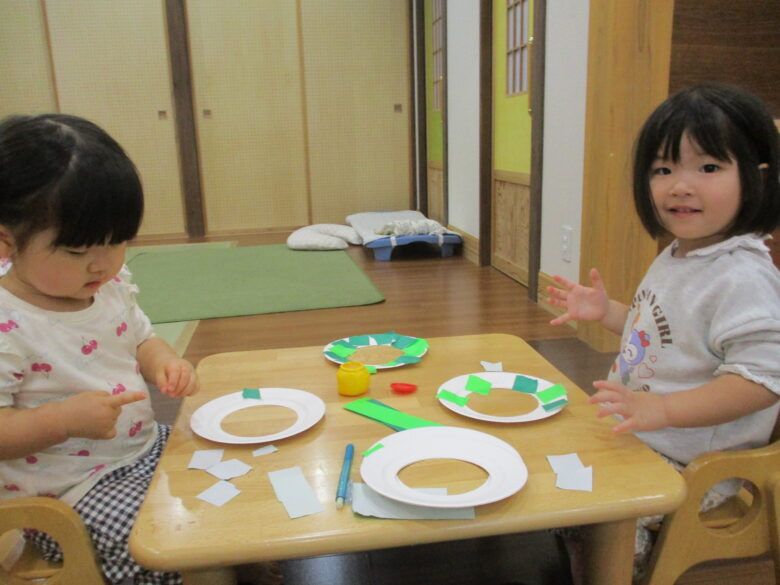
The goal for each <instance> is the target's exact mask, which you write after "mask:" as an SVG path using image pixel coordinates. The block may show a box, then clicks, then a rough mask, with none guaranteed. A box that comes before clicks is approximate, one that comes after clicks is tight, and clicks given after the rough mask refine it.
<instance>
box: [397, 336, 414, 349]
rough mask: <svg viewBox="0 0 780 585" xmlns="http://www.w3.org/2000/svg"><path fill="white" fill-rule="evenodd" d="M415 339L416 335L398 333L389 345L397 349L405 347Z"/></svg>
mask: <svg viewBox="0 0 780 585" xmlns="http://www.w3.org/2000/svg"><path fill="white" fill-rule="evenodd" d="M415 341H417V338H416V337H411V336H409V335H399V336H398V337H397V338H396V340H395V341H394V342H393V343H392V344H391V345H392V346H393V347H395V348H397V349H404V348H405V347H409V346H410V345H412V344H413V343H414V342H415Z"/></svg>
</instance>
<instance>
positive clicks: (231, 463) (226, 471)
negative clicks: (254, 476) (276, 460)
mask: <svg viewBox="0 0 780 585" xmlns="http://www.w3.org/2000/svg"><path fill="white" fill-rule="evenodd" d="M251 469H252V467H251V466H250V465H247V464H246V463H244V462H243V461H240V460H238V459H229V460H228V461H222V462H221V463H217V464H216V465H214V466H212V467H209V468H208V469H207V470H206V471H208V472H209V473H210V474H211V475H213V476H214V477H218V478H219V479H233V478H234V477H239V476H241V475H245V474H246V473H248V472H249V471H251Z"/></svg>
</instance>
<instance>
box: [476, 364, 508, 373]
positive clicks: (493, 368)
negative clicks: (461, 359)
mask: <svg viewBox="0 0 780 585" xmlns="http://www.w3.org/2000/svg"><path fill="white" fill-rule="evenodd" d="M479 363H480V364H482V367H483V368H484V370H485V371H486V372H503V371H504V362H495V363H493V362H479Z"/></svg>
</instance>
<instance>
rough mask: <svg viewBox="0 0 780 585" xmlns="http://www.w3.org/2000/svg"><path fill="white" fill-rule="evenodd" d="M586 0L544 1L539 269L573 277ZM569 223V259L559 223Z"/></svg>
mask: <svg viewBox="0 0 780 585" xmlns="http://www.w3.org/2000/svg"><path fill="white" fill-rule="evenodd" d="M589 9H590V2H589V1H588V0H578V1H577V2H572V1H571V0H547V30H546V36H545V87H544V167H543V170H542V175H543V180H542V257H541V267H540V269H541V271H542V272H545V273H547V274H549V275H553V274H560V275H561V276H564V277H566V278H568V279H570V280H574V281H578V280H579V273H580V262H579V259H580V234H581V233H582V225H581V224H582V183H583V177H582V173H583V168H584V156H585V97H586V91H585V90H586V87H587V76H588V11H589ZM563 225H569V226H571V227H572V230H573V232H572V245H571V248H572V249H571V261H570V262H565V261H564V260H563V259H562V257H561V226H563Z"/></svg>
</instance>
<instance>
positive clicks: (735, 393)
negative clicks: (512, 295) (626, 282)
mask: <svg viewBox="0 0 780 585" xmlns="http://www.w3.org/2000/svg"><path fill="white" fill-rule="evenodd" d="M778 170H779V169H778V132H777V128H776V127H775V124H774V121H773V119H772V116H771V115H770V114H769V112H768V110H767V108H766V106H765V105H764V104H763V103H762V102H761V101H760V100H759V99H758V98H756V97H755V96H753V95H751V94H749V93H747V92H744V91H742V90H740V89H737V88H734V87H729V86H722V85H701V86H696V87H693V88H690V89H687V90H684V91H681V92H679V93H677V94H675V95H673V96H672V97H670V98H669V99H667V100H666V101H665V102H664V103H663V104H661V105H660V106H659V107H658V109H656V111H655V112H653V114H652V115H651V116H650V118H649V119H648V120H647V122H645V124H644V126H643V128H642V131H641V133H640V135H639V139H638V141H637V145H636V152H635V161H634V203H635V207H636V209H637V212H638V214H639V217H640V218H641V220H642V223H643V225H644V227H645V229H646V230H647V231H648V232H649V233H650V235H651V236H653V237H658V236H661V235H664V234H671V235H672V236H674V237H675V238H676V239H675V240H674V241H673V242H672V244H671V245H669V246H668V247H667V248H666V249H665V250H664V251H663V252H661V254H660V255H659V256H658V257H657V258H656V260H655V261H654V262H653V264H652V265H651V266H650V268H649V270H648V271H647V274H646V275H645V277H644V279H643V281H642V283H641V284H640V285H639V288H638V289H637V292H636V294H635V295H634V298H633V300H632V302H631V304H630V305H625V304H622V303H620V302H618V301H615V300H611V299H609V297H608V296H607V292H606V289H605V286H604V284H603V282H602V280H601V277H600V276H599V273H598V271H597V270H596V269H592V270H591V271H590V278H591V283H592V287H586V286H582V285H579V284H576V283H574V282H571V281H569V280H567V279H565V278H561V277H559V276H556V277H555V281H556V282H557V283H558V284H559V285H560V286H561V288H555V287H550V288H549V289H548V291H549V293H550V294H551V298H550V299H548V302H549V303H551V304H553V305H555V306H559V307H562V308H563V309H564V313H563V314H562V315H561V316H559V317H558V318H556V319H553V320H552V321H551V323H552V324H553V325H560V324H562V323H565V322H567V321H569V320H576V319H581V320H585V321H598V322H600V323H601V324H602V325H603V326H604V327H606V328H607V329H608V330H610V331H613V332H615V333H618V334H622V340H621V348H622V349H621V352H620V354H619V355H618V357H617V359H616V360H615V363H614V365H613V366H612V369H611V371H610V373H609V376H608V380H600V381H596V382H594V383H593V385H594V386H595V388H596V389H597V392H596V393H595V394H594V395H593V396H592V397H591V398H590V400H589V402H590V403H591V404H601V408H600V410H599V412H598V416H600V417H604V416H609V415H617V416H618V417H619V418H620V419H621V422H620V423H619V424H618V425H617V426H615V431H616V432H625V431H631V432H634V433H635V434H636V435H637V436H638V437H639V438H641V439H642V440H643V441H645V442H646V443H647V444H648V445H650V446H651V447H653V448H654V449H655V450H656V451H658V452H660V453H661V454H663V455H664V456H666V457H667V458H668V459H669V460H671V461H672V462H673V463H676V464H677V465H678V466H682V465H685V464H687V463H689V462H690V461H691V460H693V459H694V458H695V457H697V456H699V455H701V454H703V453H706V452H709V451H720V450H727V449H745V448H753V447H758V446H762V445H765V444H766V443H767V442H768V440H769V437H770V434H771V432H772V428H773V426H774V424H775V420H776V419H777V414H778V409H779V408H780V402H778V394H780V361H778V356H780V273H778V270H777V269H776V268H775V266H774V265H773V263H772V259H771V257H770V255H769V251H768V249H767V247H766V245H765V244H764V242H763V240H764V239H765V238H766V237H767V234H770V233H771V232H772V231H773V230H774V229H775V228H777V226H778V224H780V184H779V183H778ZM738 487H739V484H738V483H737V482H724V483H723V484H719V485H718V486H715V488H714V489H713V490H711V492H710V494H708V497H707V498H706V501H705V503H704V505H705V507H706V506H710V507H711V506H712V505H715V504H717V503H719V502H720V501H722V500H723V499H724V498H725V497H728V496H729V495H732V494H733V493H734V492H735V491H736V489H738ZM641 526H642V523H640V528H641ZM647 536H648V535H647V534H646V531H644V532H643V531H642V530H640V531H639V532H638V538H637V553H638V557H637V560H638V561H640V562H641V560H643V559H645V558H646V557H647V554H648V553H649V549H650V547H649V545H648V544H649V542H650V540H651V539H649V538H647Z"/></svg>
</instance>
